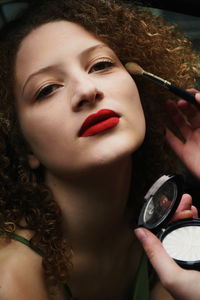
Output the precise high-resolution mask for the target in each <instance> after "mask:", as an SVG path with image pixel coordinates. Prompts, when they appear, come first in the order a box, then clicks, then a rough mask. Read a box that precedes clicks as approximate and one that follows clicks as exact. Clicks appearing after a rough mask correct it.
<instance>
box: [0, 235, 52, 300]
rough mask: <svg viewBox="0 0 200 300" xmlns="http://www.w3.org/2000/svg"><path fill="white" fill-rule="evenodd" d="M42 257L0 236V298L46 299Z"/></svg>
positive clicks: (5, 299) (8, 299)
mask: <svg viewBox="0 0 200 300" xmlns="http://www.w3.org/2000/svg"><path fill="white" fill-rule="evenodd" d="M41 262H42V258H41V257H40V256H39V255H38V254H37V253H35V252H34V251H33V250H31V249H30V248H29V247H27V246H25V245H23V244H21V243H19V242H17V241H14V240H11V241H10V242H8V241H6V240H5V239H3V238H0V300H13V299H15V300H27V299H29V300H33V299H36V294H37V300H48V296H47V291H46V288H45V283H44V278H43V272H42V265H41Z"/></svg>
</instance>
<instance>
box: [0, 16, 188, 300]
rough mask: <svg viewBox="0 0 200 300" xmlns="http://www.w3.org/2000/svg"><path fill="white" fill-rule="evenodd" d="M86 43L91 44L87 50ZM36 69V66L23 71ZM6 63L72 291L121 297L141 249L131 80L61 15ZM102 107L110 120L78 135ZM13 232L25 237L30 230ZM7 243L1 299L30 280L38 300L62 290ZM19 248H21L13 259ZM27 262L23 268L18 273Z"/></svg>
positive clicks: (19, 295)
mask: <svg viewBox="0 0 200 300" xmlns="http://www.w3.org/2000/svg"><path fill="white" fill-rule="evenodd" d="M49 32H51V35H50V34H49ZM93 46H95V47H96V46H98V47H96V48H95V50H94V49H93V50H92V51H89V52H88V49H91V47H93ZM85 51H87V54H85V53H86V52H85ZM102 60H103V61H106V62H107V63H106V64H103V66H104V67H102V65H98V64H97V65H95V64H96V63H98V62H99V61H102ZM108 61H109V63H108ZM110 61H111V62H114V65H112V66H111V65H110ZM105 65H106V68H105ZM108 65H109V67H108ZM21 66H23V68H22V67H21ZM46 67H48V69H46V70H45V72H44V69H43V68H46ZM41 68H42V69H43V72H40V73H37V76H32V74H33V73H35V72H38V71H39V70H41ZM15 69H16V74H15V75H16V86H15V94H16V108H17V112H18V117H19V122H20V126H21V130H22V133H23V135H24V137H25V139H26V141H27V143H28V145H29V148H30V153H29V155H28V158H29V163H30V167H31V168H38V167H39V166H42V167H43V168H44V171H45V181H46V183H47V185H48V186H49V187H50V188H51V190H52V191H53V194H54V197H55V199H56V201H57V202H58V204H59V206H60V207H61V210H62V214H63V230H64V232H65V233H66V235H67V237H68V239H69V241H70V242H71V245H72V248H73V256H72V264H73V269H72V270H71V272H70V280H69V286H70V289H71V290H72V294H73V295H74V296H75V297H77V298H80V299H81V300H86V299H87V300H90V299H91V300H92V299H93V300H94V299H96V300H98V299H99V300H100V299H101V300H102V299H106V300H110V299H115V300H121V299H124V298H125V297H126V296H127V290H129V289H130V287H131V286H132V283H133V280H134V276H135V274H136V271H137V268H138V263H139V261H140V257H141V246H140V244H139V242H137V240H136V239H135V238H134V236H133V233H132V231H131V230H130V228H129V226H128V214H127V211H126V203H127V199H128V194H129V182H130V178H131V174H132V172H134V170H133V171H132V170H131V168H130V166H131V154H132V152H134V151H135V150H136V149H137V148H138V147H139V146H140V145H141V143H142V141H143V139H144V135H145V121H144V115H143V111H142V108H141V104H140V99H139V95H138V91H137V88H136V85H135V83H134V81H133V80H132V79H131V77H130V75H129V74H128V73H127V71H126V70H125V69H124V67H123V66H122V64H121V63H120V61H119V60H118V58H117V57H116V55H115V54H114V53H113V51H112V50H111V49H109V48H108V47H107V46H106V47H105V45H102V42H101V41H99V40H98V39H96V38H95V37H94V36H93V35H91V34H90V33H88V32H87V31H85V30H84V29H83V28H82V27H80V26H78V25H76V24H73V23H70V22H66V21H65V22H64V21H60V22H54V23H48V24H45V25H43V26H40V27H39V28H37V29H36V30H34V31H33V32H31V33H30V34H29V35H28V36H27V37H26V38H25V39H24V40H23V42H22V44H21V47H20V49H19V51H18V54H17V58H16V68H15ZM30 76H31V77H30ZM48 83H51V84H54V85H53V86H51V88H52V89H51V93H50V94H49V95H48V96H45V97H42V99H41V98H40V99H39V98H38V90H39V91H41V87H44V86H46V85H47V84H48ZM34 95H37V96H36V97H35V96H34ZM40 95H41V94H40ZM43 95H44V94H43ZM102 108H108V109H112V110H114V111H116V112H117V113H119V114H120V116H121V117H120V122H119V124H118V125H117V126H116V127H115V128H112V129H110V130H108V131H106V132H104V133H101V134H98V135H96V136H92V137H87V138H85V137H84V138H82V137H79V136H78V131H79V129H80V127H81V125H82V123H83V121H84V120H85V118H86V117H88V115H90V114H91V113H94V112H97V111H98V110H99V109H102ZM138 124H140V126H138ZM185 197H186V198H187V199H188V196H185ZM183 200H184V199H183ZM184 203H185V204H184ZM181 205H182V208H180V207H179V210H178V211H177V214H178V215H177V216H176V217H181V216H182V210H184V211H187V215H188V214H190V215H191V214H192V215H193V209H192V207H191V203H189V202H187V201H185V200H184V201H183V202H182V204H181ZM182 217H183V216H182ZM19 233H20V234H21V235H22V236H24V237H27V238H30V234H31V233H30V232H21V231H20V232H19ZM137 236H138V237H139V235H137ZM153 238H154V237H153ZM139 239H140V238H139ZM140 240H141V241H142V239H140ZM102 241H103V243H102ZM9 245H10V246H9V247H10V251H11V252H9V251H8V252H7V251H6V250H8V248H6V247H7V245H6V242H5V243H4V244H3V245H2V247H1V248H2V249H1V252H0V253H1V256H0V264H1V266H2V268H4V269H5V270H7V272H6V275H5V274H4V272H1V274H0V282H1V290H0V293H1V294H0V298H1V299H2V300H4V299H5V300H6V299H7V300H11V299H13V298H14V299H16V300H19V299H20V300H25V299H29V300H32V299H35V290H33V286H37V289H38V290H37V299H39V300H40V299H41V300H46V299H54V300H62V299H63V293H62V289H59V288H58V289H57V291H56V293H55V295H54V296H50V295H49V294H48V292H47V288H46V286H45V282H44V278H43V274H42V266H41V258H40V257H39V255H37V254H35V253H34V252H33V251H32V250H30V249H29V248H27V247H25V246H24V245H22V244H19V243H17V242H15V241H12V242H11V243H10V244H9ZM143 245H144V244H143ZM145 249H147V248H145ZM24 251H25V252H26V253H24ZM18 252H20V253H21V254H23V255H22V259H21V260H19V256H18ZM147 252H148V251H147ZM6 253H8V254H7V256H6ZM9 253H10V254H9ZM10 257H13V260H12V261H11V262H10ZM30 261H31V262H32V263H33V265H31V266H30V264H29V262H30ZM116 262H117V263H116ZM27 269H29V270H30V272H29V276H25V274H24V270H27ZM121 274H123V276H121ZM11 275H12V279H13V280H11V281H10V278H11ZM38 281H39V282H38ZM163 282H164V281H163ZM33 283H34V285H33ZM164 283H165V282H164ZM162 293H165V297H162V299H163V300H167V299H169V298H167V297H169V294H168V293H167V292H164V290H163V288H160V291H159V293H158V294H159V295H163V294H162ZM152 297H153V298H152V299H154V300H156V299H157V298H156V296H152ZM160 299H161V298H160Z"/></svg>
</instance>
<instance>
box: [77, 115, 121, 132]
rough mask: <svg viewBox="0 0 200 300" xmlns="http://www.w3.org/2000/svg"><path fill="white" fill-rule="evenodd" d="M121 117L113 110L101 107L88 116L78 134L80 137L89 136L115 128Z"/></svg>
mask: <svg viewBox="0 0 200 300" xmlns="http://www.w3.org/2000/svg"><path fill="white" fill-rule="evenodd" d="M119 118H120V116H119V115H118V114H117V113H116V112H114V111H113V110H110V109H101V110H99V111H98V112H97V113H95V114H91V115H89V116H88V117H87V118H86V120H85V121H84V122H83V124H82V126H81V128H80V130H79V134H78V135H79V136H80V137H87V136H92V135H96V134H98V133H100V132H103V131H105V130H108V129H110V128H113V127H115V126H117V124H118V123H119Z"/></svg>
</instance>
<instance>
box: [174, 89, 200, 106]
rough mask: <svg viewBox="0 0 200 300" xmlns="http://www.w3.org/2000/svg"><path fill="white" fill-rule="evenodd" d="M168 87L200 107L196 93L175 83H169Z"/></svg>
mask: <svg viewBox="0 0 200 300" xmlns="http://www.w3.org/2000/svg"><path fill="white" fill-rule="evenodd" d="M168 89H169V90H170V91H171V92H172V93H174V94H175V95H177V96H179V97H181V98H182V99H184V100H186V101H188V102H190V103H191V104H193V105H195V106H196V107H198V108H199V109H200V104H199V103H198V102H197V101H196V99H195V95H194V94H192V93H189V92H187V91H186V90H184V89H182V88H180V87H178V86H176V85H173V84H171V85H168Z"/></svg>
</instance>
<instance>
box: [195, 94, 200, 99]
mask: <svg viewBox="0 0 200 300" xmlns="http://www.w3.org/2000/svg"><path fill="white" fill-rule="evenodd" d="M195 98H196V100H199V101H200V93H196V94H195Z"/></svg>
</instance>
